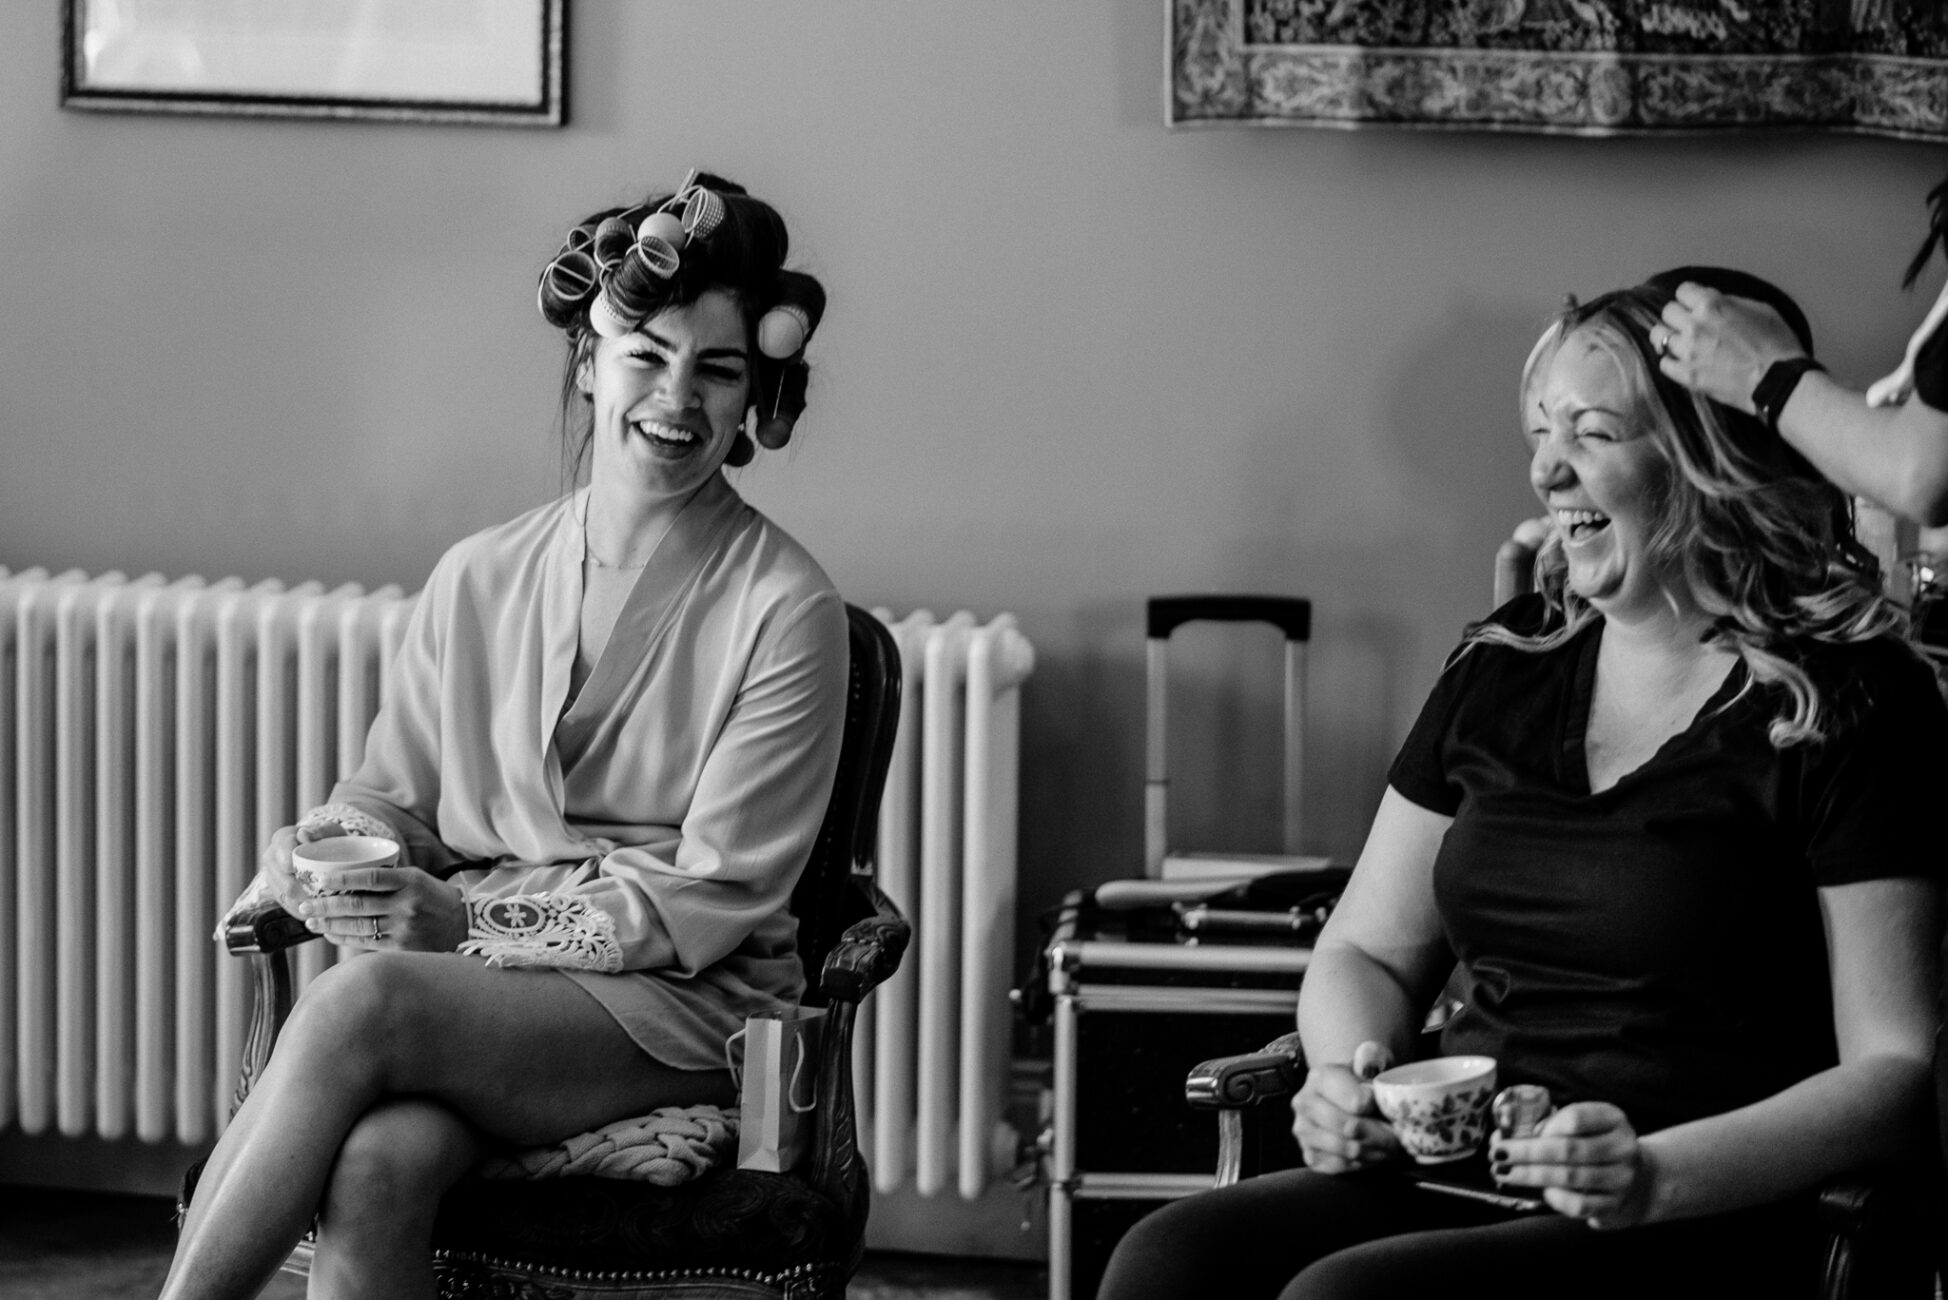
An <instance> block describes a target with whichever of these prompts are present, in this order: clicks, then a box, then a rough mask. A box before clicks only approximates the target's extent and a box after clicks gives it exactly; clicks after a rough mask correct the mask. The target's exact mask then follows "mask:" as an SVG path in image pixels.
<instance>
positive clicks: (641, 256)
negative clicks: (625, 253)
mask: <svg viewBox="0 0 1948 1300" xmlns="http://www.w3.org/2000/svg"><path fill="white" fill-rule="evenodd" d="M629 251H630V252H631V253H633V254H634V255H635V256H636V258H637V259H638V260H640V261H641V262H642V264H643V269H644V270H646V271H648V272H649V273H650V274H651V275H653V276H655V277H656V278H657V279H659V280H667V279H669V278H670V277H671V276H673V275H675V274H676V268H677V267H679V266H681V265H682V264H683V258H682V257H681V256H679V255H678V253H677V251H676V247H675V245H673V244H671V243H670V242H669V241H668V240H667V239H662V238H659V237H658V236H656V235H648V236H642V235H638V236H637V237H636V242H635V244H634V246H632V247H631V248H630V250H629Z"/></svg>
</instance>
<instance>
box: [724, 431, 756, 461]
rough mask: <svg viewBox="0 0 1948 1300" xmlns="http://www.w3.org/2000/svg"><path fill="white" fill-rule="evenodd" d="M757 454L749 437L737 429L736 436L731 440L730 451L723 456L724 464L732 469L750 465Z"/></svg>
mask: <svg viewBox="0 0 1948 1300" xmlns="http://www.w3.org/2000/svg"><path fill="white" fill-rule="evenodd" d="M757 454H758V449H757V448H756V447H755V446H753V445H752V443H751V435H750V434H748V433H745V432H744V431H743V430H742V429H739V430H738V431H737V436H736V437H735V438H733V439H731V445H730V451H729V452H728V453H726V454H725V456H724V463H725V464H726V465H729V466H731V467H733V468H742V467H743V466H745V465H748V464H750V463H751V460H752V458H753V457H755V456H756V455H757Z"/></svg>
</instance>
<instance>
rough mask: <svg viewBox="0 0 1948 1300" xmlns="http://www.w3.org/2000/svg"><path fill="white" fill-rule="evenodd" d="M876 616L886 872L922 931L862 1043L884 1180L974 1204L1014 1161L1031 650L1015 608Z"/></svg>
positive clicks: (869, 1122)
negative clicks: (887, 635)
mask: <svg viewBox="0 0 1948 1300" xmlns="http://www.w3.org/2000/svg"><path fill="white" fill-rule="evenodd" d="M874 613H875V614H876V615H877V616H878V617H879V618H880V620H881V621H882V622H884V623H885V624H886V625H887V626H888V627H889V628H890V629H891V630H892V633H893V636H894V639H895V641H896V642H897V643H898V645H899V649H900V661H901V672H902V677H903V681H902V685H903V687H904V690H903V692H902V702H901V713H900V729H899V732H898V736H897V740H896V742H895V745H894V750H893V763H892V768H891V770H890V772H889V773H888V776H887V782H886V794H885V798H884V801H883V803H882V806H881V812H880V825H879V881H880V885H881V887H882V888H884V889H885V890H886V893H887V894H888V896H889V897H891V898H892V899H893V901H894V902H895V903H897V904H899V906H900V908H901V910H902V911H903V912H904V913H905V914H906V918H907V920H908V922H909V923H910V924H911V925H912V927H913V936H914V941H913V947H912V948H911V949H910V950H909V951H908V954H907V958H906V961H905V962H904V963H902V965H901V967H900V970H899V972H898V973H897V974H896V975H895V976H894V977H893V978H892V979H891V980H889V981H888V982H887V983H886V984H885V985H884V986H883V987H882V988H880V989H879V990H878V991H877V992H876V993H875V994H874V995H873V997H872V998H871V999H870V1000H869V1002H868V1004H867V1007H868V1011H867V1014H866V1015H865V1016H863V1017H862V1018H861V1021H860V1025H859V1030H858V1040H857V1045H856V1048H855V1053H854V1074H855V1076H856V1083H857V1087H858V1091H859V1096H860V1110H861V1122H860V1132H861V1135H862V1145H863V1146H864V1148H865V1153H866V1160H867V1164H868V1166H869V1167H870V1168H871V1169H872V1171H873V1178H874V1182H875V1185H876V1186H877V1187H878V1188H879V1189H880V1190H881V1191H882V1192H888V1193H890V1192H893V1191H895V1190H897V1189H898V1188H900V1187H902V1186H904V1185H906V1184H907V1183H908V1182H909V1181H910V1182H911V1183H912V1185H913V1187H914V1190H915V1191H917V1192H918V1193H919V1194H920V1195H922V1196H936V1195H940V1194H941V1193H942V1192H944V1191H945V1190H946V1189H947V1188H949V1187H950V1186H951V1187H953V1188H955V1189H956V1190H957V1191H958V1192H959V1194H960V1195H961V1196H962V1197H964V1198H966V1199H968V1200H975V1199H978V1198H979V1197H980V1196H981V1195H982V1193H983V1192H984V1191H985V1190H986V1188H987V1187H988V1185H989V1184H990V1183H991V1182H992V1181H993V1180H994V1179H995V1178H997V1177H999V1176H1001V1175H1004V1174H1006V1173H1007V1172H1008V1168H1007V1166H1008V1165H1009V1164H1010V1163H1011V1162H1012V1151H1013V1149H1014V1145H1015V1139H1014V1136H1013V1134H1012V1133H1011V1132H1010V1131H1008V1130H1007V1129H1006V1126H1005V1124H1004V1123H1003V1120H1002V1114H1003V1108H1004V1105H1005V1102H1006V1097H1007V1086H1008V1072H1009V1058H1010V1050H1009V1048H1010V1042H1009V1040H1010V1037H1011V1034H1010V1025H1011V1019H1010V1017H1011V1011H1010V1006H1009V1002H1008V986H1009V983H1010V981H1011V979H1012V977H1013V967H1014V913H1015V834H1016V824H1017V817H1018V793H1017V792H1018V788H1019V768H1020V716H1021V683H1022V682H1023V681H1024V680H1025V679H1026V678H1027V677H1028V675H1029V674H1030V673H1031V672H1032V671H1033V669H1034V652H1033V650H1032V649H1031V648H1030V646H1029V644H1028V642H1027V640H1026V639H1025V638H1024V637H1023V636H1022V635H1021V632H1020V630H1019V629H1018V628H1017V627H1016V625H1015V620H1014V619H1013V618H1012V617H1011V616H1009V615H1006V614H1003V615H999V616H997V617H996V618H994V619H992V620H991V621H989V622H987V623H985V624H979V623H977V622H976V620H975V618H974V616H973V615H972V614H970V613H967V612H965V611H962V612H960V613H957V614H954V615H953V616H951V617H949V618H947V619H944V620H936V619H935V618H934V616H933V615H932V614H931V613H929V612H928V611H926V610H919V611H915V612H914V613H911V614H908V615H907V616H906V617H904V618H897V619H896V618H895V617H894V616H893V615H892V614H891V613H890V612H889V611H887V610H883V609H880V610H875V611H874Z"/></svg>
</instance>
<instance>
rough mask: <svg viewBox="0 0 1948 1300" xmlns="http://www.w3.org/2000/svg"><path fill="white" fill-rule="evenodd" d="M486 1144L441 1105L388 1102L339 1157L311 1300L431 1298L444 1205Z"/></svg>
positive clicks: (321, 1221)
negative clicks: (437, 1222)
mask: <svg viewBox="0 0 1948 1300" xmlns="http://www.w3.org/2000/svg"><path fill="white" fill-rule="evenodd" d="M484 1145H485V1144H484V1143H482V1142H481V1141H480V1139H479V1137H478V1135H477V1134H475V1132H474V1130H473V1126H472V1125H470V1124H468V1123H467V1122H466V1121H465V1120H463V1119H461V1118H460V1117H459V1116H458V1115H456V1114H454V1112H453V1111H451V1110H449V1109H448V1108H447V1107H445V1106H442V1105H441V1104H440V1103H438V1102H436V1101H425V1100H422V1099H419V1098H414V1097H403V1098H398V1099H394V1100H389V1101H382V1102H380V1103H379V1104H378V1105H377V1106H374V1107H373V1108H372V1109H371V1110H368V1111H366V1112H365V1114H364V1115H362V1116H361V1117H360V1118H359V1121H358V1123H356V1124H354V1125H353V1126H352V1131H351V1132H350V1133H348V1134H346V1135H345V1141H344V1142H343V1144H341V1145H340V1146H339V1148H338V1160H337V1162H336V1163H335V1164H333V1165H332V1169H331V1179H330V1182H329V1183H328V1184H327V1185H326V1188H325V1203H324V1206H323V1208H322V1209H321V1210H320V1212H319V1215H318V1251H317V1254H316V1255H315V1256H313V1258H312V1261H311V1285H310V1287H309V1288H308V1290H307V1292H306V1294H307V1295H308V1296H309V1297H310V1300H421V1298H422V1297H427V1296H431V1295H432V1294H433V1255H432V1241H433V1219H434V1217H435V1215H436V1212H437V1211H438V1210H439V1205H440V1197H441V1196H442V1195H443V1194H444V1193H445V1192H446V1189H447V1188H449V1187H451V1186H452V1185H453V1184H454V1183H455V1182H457V1181H459V1179H460V1177H461V1175H463V1174H465V1173H466V1172H467V1170H469V1169H471V1168H472V1167H473V1165H474V1162H475V1161H476V1160H477V1159H478V1158H479V1155H480V1152H481V1150H482V1148H483V1146H484Z"/></svg>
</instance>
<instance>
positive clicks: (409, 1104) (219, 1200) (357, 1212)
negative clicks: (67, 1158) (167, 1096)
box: [162, 952, 720, 1300]
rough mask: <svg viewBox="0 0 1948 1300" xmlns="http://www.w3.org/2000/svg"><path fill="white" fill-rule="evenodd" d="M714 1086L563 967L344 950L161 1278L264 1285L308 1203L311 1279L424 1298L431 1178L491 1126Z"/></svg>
mask: <svg viewBox="0 0 1948 1300" xmlns="http://www.w3.org/2000/svg"><path fill="white" fill-rule="evenodd" d="M719 1086H720V1078H719V1075H717V1074H716V1073H703V1074H698V1073H694V1072H690V1071H684V1070H675V1069H672V1068H670V1067H668V1066H666V1065H663V1064H661V1063H660V1062H658V1061H655V1060H653V1059H652V1058H650V1057H648V1056H646V1055H644V1053H643V1052H642V1051H641V1049H639V1048H638V1047H637V1046H636V1045H635V1043H634V1042H633V1041H631V1039H630V1038H629V1037H628V1035H627V1034H625V1033H624V1032H623V1030H622V1028H621V1027H620V1026H619V1025H617V1024H616V1023H615V1021H614V1020H613V1019H611V1018H610V1016H609V1014H608V1012H606V1011H605V1010H603V1009H602V1007H601V1006H600V1005H599V1004H597V1002H596V1001H595V1000H594V999H593V998H591V997H589V996H588V994H587V993H585V992H584V991H582V990H581V989H580V988H578V987H577V986H576V985H575V984H573V983H572V982H571V981H569V980H566V979H563V978H561V977H560V976H559V975H557V974H555V973H554V972H552V971H536V970H499V969H491V968H489V967H486V966H484V965H482V964H481V963H480V962H479V961H477V960H475V959H473V958H470V957H459V956H456V955H453V954H449V953H396V952H377V953H370V954H367V955H365V956H361V957H359V958H356V959H355V960H352V961H349V962H343V963H341V964H339V965H337V966H334V967H332V968H331V969H330V970H328V971H326V972H325V973H324V974H323V975H322V976H320V977H319V978H318V979H316V980H314V981H313V982H312V984H311V986H310V987H309V988H308V989H307V990H306V991H305V994H304V996H303V997H302V998H300V999H299V1001H298V1005H297V1007H296V1008H295V1009H294V1010H293V1012H292V1015H291V1019H290V1021H289V1022H288V1023H287V1024H286V1026H285V1028H284V1032H283V1033H282V1034H281V1035H280V1036H279V1039H278V1044H277V1049H276V1051H275V1052H273V1053H272V1056H271V1061H270V1064H269V1066H268V1067H266V1069H265V1071H264V1074H263V1077H262V1078H261V1079H259V1080H258V1082H257V1085H256V1087H255V1088H253V1089H252V1090H251V1094H250V1097H249V1099H248V1100H247V1101H245V1103H244V1105H243V1107H242V1108H241V1109H239V1110H238V1112H237V1114H236V1117H235V1118H234V1119H233V1120H232V1121H231V1123H230V1126H229V1128H228V1129H226V1130H225V1131H224V1134H223V1137H222V1139H221V1140H220V1141H219V1142H218V1143H217V1146H216V1149H215V1151H213V1152H212V1153H211V1155H210V1160H209V1163H208V1164H207V1165H206V1166H205V1168H204V1172H203V1176H202V1178H201V1180H200V1182H199V1185H198V1187H197V1190H196V1197H195V1200H194V1202H193V1203H192V1204H191V1205H190V1207H189V1213H188V1215H187V1217H186V1219H185V1221H184V1225H183V1232H182V1237H181V1239H180V1241H179V1242H178V1245H177V1249H176V1258H175V1260H174V1262H173V1263H172V1264H171V1266H170V1270H169V1277H168V1279H167V1281H165V1282H164V1284H163V1291H162V1295H163V1297H164V1300H192V1298H193V1300H231V1298H237V1300H242V1298H244V1297H249V1296H254V1295H255V1294H256V1293H257V1292H258V1291H259V1290H261V1289H262V1287H263V1286H264V1284H265V1283H266V1282H267V1281H268V1280H269V1279H270V1277H271V1275H272V1274H273V1273H275V1272H276V1270H277V1266H278V1265H279V1263H281V1262H282V1261H283V1259H284V1257H285V1256H286V1255H287V1254H288V1253H289V1252H290V1250H291V1247H292V1246H294V1245H295V1244H296V1243H297V1241H298V1239H299V1238H300V1237H302V1236H303V1234H304V1232H305V1229H306V1228H307V1227H308V1226H310V1223H311V1219H312V1216H313V1215H314V1213H315V1214H317V1215H318V1216H319V1229H320V1235H319V1250H318V1260H317V1263H318V1267H317V1269H316V1271H315V1272H314V1280H313V1283H312V1286H311V1295H312V1296H314V1297H322V1296H340V1295H344V1296H351V1295H357V1296H360V1297H391V1296H399V1297H407V1296H412V1297H430V1296H431V1295H432V1294H433V1280H432V1274H431V1267H430V1262H429V1261H428V1260H427V1258H426V1255H427V1246H428V1241H429V1239H430V1234H431V1230H432V1221H433V1213H434V1210H435V1208H436V1206H437V1204H438V1200H439V1195H440V1193H441V1192H443V1191H444V1190H445V1189H446V1188H447V1187H449V1186H451V1185H452V1183H453V1182H454V1181H456V1180H457V1179H458V1178H459V1177H460V1176H461V1175H462V1174H463V1173H465V1172H466V1170H467V1169H468V1168H469V1167H470V1166H471V1165H472V1163H473V1161H474V1159H475V1158H476V1157H477V1156H478V1154H479V1152H480V1150H481V1148H482V1145H483V1144H484V1143H485V1142H487V1141H501V1142H508V1143H513V1144H516V1145H521V1146H535V1145H541V1144H544V1143H548V1142H553V1141H557V1140H559V1139H561V1138H563V1137H565V1136H568V1135H570V1134H573V1133H579V1132H583V1131H585V1130H588V1129H591V1128H595V1127H598V1126H600V1125H602V1124H605V1123H608V1122H609V1121H611V1120H614V1119H617V1118H620V1117H622V1116H624V1115H630V1114H639V1113H641V1112H643V1111H646V1110H650V1109H652V1108H654V1107H657V1106H663V1105H678V1104H688V1103H691V1102H695V1101H698V1100H702V1099H705V1098H706V1097H714V1096H715V1095H716V1093H717V1092H718V1090H719ZM374 1204H376V1205H377V1206H378V1207H380V1212H378V1213H374V1212H373V1205H374Z"/></svg>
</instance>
